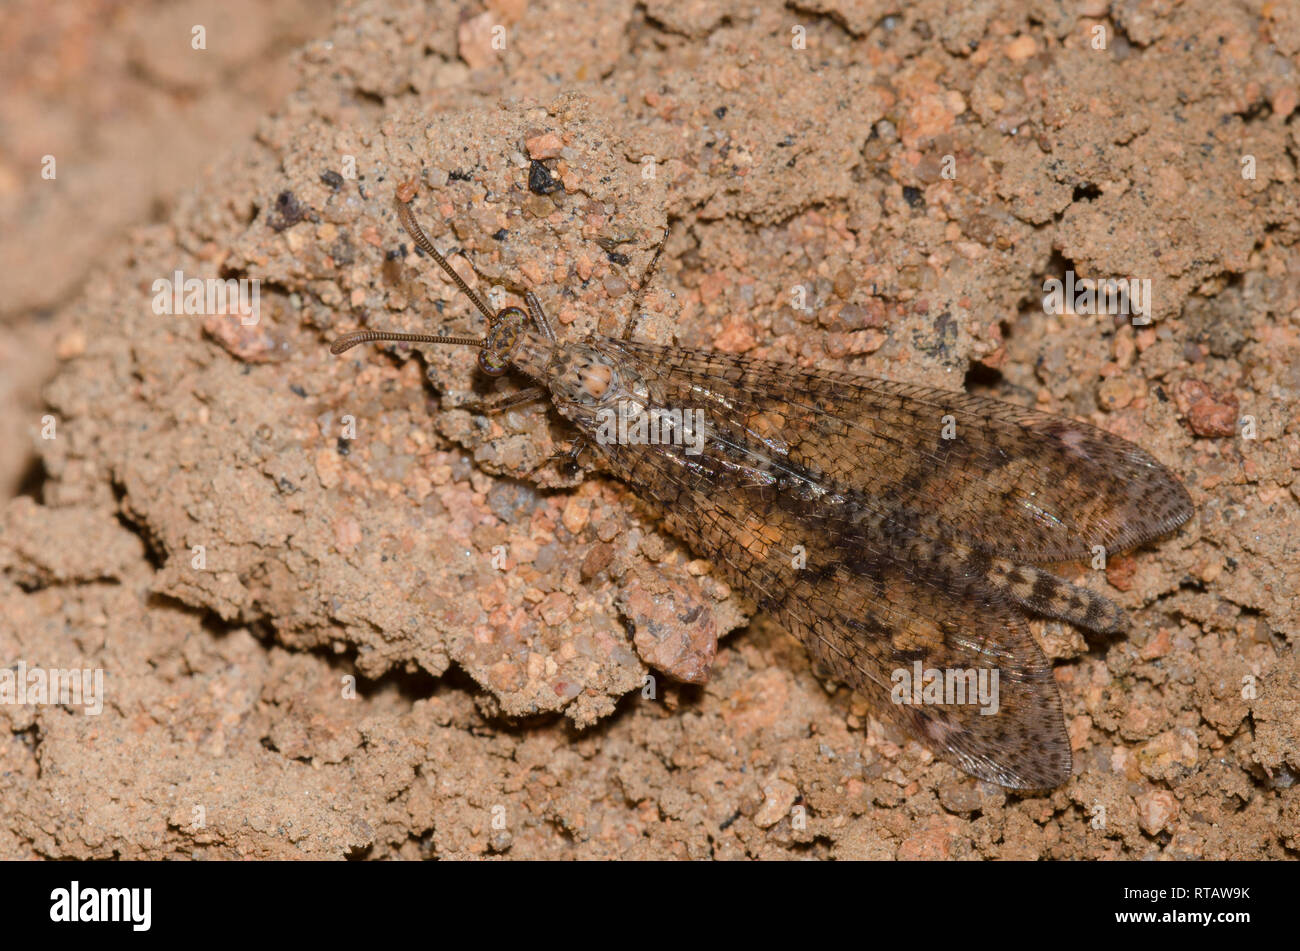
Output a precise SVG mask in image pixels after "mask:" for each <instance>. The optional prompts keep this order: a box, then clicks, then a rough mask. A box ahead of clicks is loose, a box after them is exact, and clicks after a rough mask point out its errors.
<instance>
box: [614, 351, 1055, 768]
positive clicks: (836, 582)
mask: <svg viewBox="0 0 1300 951" xmlns="http://www.w3.org/2000/svg"><path fill="white" fill-rule="evenodd" d="M683 379H684V378H683ZM695 386H696V384H695V383H691V384H690V385H689V387H688V388H694V387H695ZM652 390H653V391H654V400H653V404H654V405H656V406H660V407H665V408H667V407H671V406H677V407H682V406H690V405H692V404H691V403H690V401H689V400H688V399H686V397H687V395H688V394H687V393H685V392H684V391H683V389H682V384H681V380H680V379H678V378H676V377H673V376H672V375H671V374H663V373H661V374H660V375H659V376H658V377H656V379H655V382H654V383H653V384H652ZM729 399H731V402H730V405H729V409H730V410H731V413H729V414H723V413H722V412H720V411H719V412H716V413H714V414H712V415H709V416H707V417H706V422H705V424H704V426H703V428H702V431H701V435H703V436H704V443H703V451H702V452H701V453H700V454H698V455H691V454H689V453H687V452H686V451H685V449H684V448H683V447H681V446H672V445H659V446H650V445H618V446H609V445H604V446H600V447H599V448H600V449H601V451H603V452H604V453H605V455H606V459H607V461H608V462H609V464H610V466H611V468H612V469H613V470H614V472H615V474H616V475H618V476H619V477H620V478H622V479H624V480H625V481H627V482H628V483H629V484H630V485H631V486H632V487H633V488H634V490H635V491H636V492H637V494H638V495H639V496H640V497H642V498H643V499H645V500H646V501H647V502H651V503H653V504H655V506H656V508H657V509H658V510H659V511H660V513H661V514H662V515H663V516H664V518H665V519H666V520H667V522H668V524H669V527H670V528H672V529H673V530H674V531H675V532H676V533H677V534H679V535H681V536H682V537H684V538H685V539H686V540H687V541H688V542H689V543H690V544H691V545H692V547H693V548H694V549H695V550H696V551H697V552H698V553H699V554H700V555H702V556H704V557H707V558H710V559H711V560H713V561H714V562H715V563H716V564H718V565H719V567H720V568H721V569H722V571H723V573H724V575H725V576H726V577H727V579H728V580H729V581H730V582H731V583H732V584H733V585H735V586H737V587H738V588H740V589H741V590H744V591H745V592H746V593H748V594H749V595H750V596H751V597H753V598H754V599H755V600H756V601H757V602H758V603H759V605H760V607H762V608H763V609H764V610H767V611H770V612H772V613H773V614H774V615H775V616H776V618H777V619H778V621H780V622H781V623H782V624H783V625H784V626H785V627H786V628H787V629H788V630H790V631H791V632H792V633H794V634H795V635H797V636H798V637H799V638H800V639H801V640H803V642H804V643H805V644H806V645H807V647H808V649H809V651H810V652H811V654H812V655H813V656H814V657H815V658H816V659H817V660H818V661H820V662H821V664H822V665H823V666H824V667H826V668H828V669H829V670H830V672H831V673H833V674H834V676H836V677H837V678H838V679H840V680H842V681H844V682H845V683H847V684H848V685H850V686H851V687H853V688H854V689H856V690H858V691H860V692H862V693H863V694H864V695H866V696H867V697H868V698H869V699H870V700H871V701H872V703H873V706H874V707H875V708H876V710H877V711H878V712H880V713H883V714H885V715H887V716H889V717H891V718H892V719H894V720H895V721H896V722H898V723H900V724H901V725H902V726H903V727H904V728H905V729H906V730H907V731H908V732H909V733H910V734H911V735H913V736H914V737H916V738H917V739H918V740H919V741H920V742H922V743H923V744H925V745H926V746H928V747H929V748H930V749H932V750H934V751H935V752H936V753H938V754H940V755H942V756H945V757H947V758H949V759H950V760H952V761H953V762H955V763H956V764H957V765H959V766H961V767H962V768H963V769H965V770H967V771H968V772H970V773H972V774H973V775H975V776H978V777H980V778H982V779H987V780H989V781H992V782H997V783H1000V784H1002V785H1006V786H1012V787H1017V788H1046V787H1051V786H1055V785H1058V784H1059V783H1061V782H1063V781H1064V780H1065V779H1066V778H1067V777H1068V776H1069V774H1070V752H1069V744H1068V742H1067V739H1066V734H1065V729H1064V722H1063V718H1062V714H1061V705H1060V699H1059V695H1058V693H1057V689H1056V685H1055V682H1054V680H1053V678H1052V673H1051V669H1050V665H1049V664H1048V663H1047V661H1046V660H1045V658H1044V657H1043V655H1042V652H1041V651H1040V650H1039V649H1038V647H1037V646H1036V645H1035V644H1034V642H1033V639H1032V638H1031V637H1030V635H1029V632H1028V629H1027V626H1026V624H1025V621H1024V619H1023V617H1021V616H1020V615H1019V614H1018V613H1017V612H1016V611H1015V610H1014V608H1013V607H1012V606H1010V605H1009V604H1008V603H1007V602H1006V601H1005V600H1004V599H1003V598H1002V597H1001V596H1000V595H999V593H998V592H997V591H995V590H993V589H992V588H990V587H989V585H988V584H987V579H986V576H985V574H984V573H983V571H982V569H981V568H980V566H979V564H977V561H978V559H977V561H972V560H971V557H972V556H970V555H969V550H967V552H968V554H967V555H962V554H961V553H960V549H959V548H953V547H951V546H945V545H944V544H942V543H940V542H939V541H937V540H935V539H933V538H931V537H929V536H927V535H924V534H921V533H918V532H917V531H915V530H913V529H912V528H911V527H909V526H908V525H907V524H906V523H907V521H908V519H907V518H906V517H904V516H898V515H895V516H882V515H880V514H879V513H878V512H876V511H875V510H874V509H872V508H871V507H868V506H865V505H862V504H860V503H859V502H858V501H856V500H855V499H854V498H852V497H847V496H836V495H835V494H834V493H832V492H830V491H829V490H828V489H827V488H826V487H824V486H820V485H818V484H817V483H816V482H814V481H812V480H810V479H808V478H806V477H805V476H803V475H801V474H800V473H798V472H795V471H793V469H791V468H790V467H788V466H787V465H786V460H785V458H784V457H783V456H782V455H781V454H780V453H777V452H774V450H773V449H772V448H771V446H770V445H768V443H767V442H765V441H763V440H761V439H759V438H758V437H756V436H755V435H754V433H753V432H752V430H751V429H750V428H749V427H748V426H747V425H742V424H741V423H739V422H737V420H741V419H751V421H752V418H753V416H754V415H755V407H754V406H753V405H752V404H751V403H749V402H747V401H744V400H743V399H741V398H740V397H738V396H737V397H735V398H731V397H729ZM764 411H766V412H770V411H772V408H771V407H770V406H769V407H768V408H767V409H766V410H764ZM980 558H981V559H982V563H983V564H987V558H985V557H983V556H980ZM918 665H919V667H918ZM918 670H919V672H920V673H921V675H922V680H924V678H925V677H926V676H929V675H930V674H932V673H933V672H936V671H937V672H938V673H939V675H940V676H941V677H948V676H958V677H962V678H966V682H967V683H969V684H978V683H981V682H983V683H984V684H985V685H986V686H987V685H989V684H990V683H992V684H995V696H994V697H993V703H989V702H988V698H987V696H985V697H980V696H978V695H976V694H975V691H971V692H970V693H968V694H967V695H966V697H965V698H964V700H962V701H961V702H958V700H957V698H956V697H955V696H953V697H952V698H951V701H952V702H949V700H950V698H948V697H946V696H944V697H941V698H940V699H939V700H938V701H935V700H933V699H931V698H929V697H928V696H927V697H926V698H924V702H922V703H919V704H918V703H915V702H913V700H914V699H915V695H914V694H913V693H912V691H911V690H910V689H908V690H907V691H906V692H905V693H904V694H903V696H902V698H901V702H896V701H900V697H899V696H898V691H897V690H896V689H895V688H896V687H898V686H899V683H900V677H902V678H904V679H908V680H910V679H911V678H914V677H915V675H916V673H917V672H918ZM995 672H996V679H995V678H994V673H995ZM891 695H892V696H891Z"/></svg>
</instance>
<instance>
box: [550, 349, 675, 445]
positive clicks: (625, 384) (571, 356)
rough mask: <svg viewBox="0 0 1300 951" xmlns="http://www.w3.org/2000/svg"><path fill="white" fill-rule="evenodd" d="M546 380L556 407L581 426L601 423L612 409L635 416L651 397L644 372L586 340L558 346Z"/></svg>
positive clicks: (615, 411) (647, 403) (589, 426)
mask: <svg viewBox="0 0 1300 951" xmlns="http://www.w3.org/2000/svg"><path fill="white" fill-rule="evenodd" d="M543 381H544V382H545V383H546V386H547V387H548V388H549V389H550V391H551V396H552V398H553V399H554V400H555V406H556V408H557V409H559V411H560V412H561V413H563V414H564V415H565V416H567V417H568V418H569V419H571V420H572V421H573V422H574V423H575V424H576V425H578V426H579V428H582V429H588V430H590V429H591V428H593V427H595V426H597V425H599V423H600V419H601V418H602V417H603V416H604V415H607V414H608V413H610V412H614V413H617V414H618V415H619V416H621V417H623V418H624V419H625V420H630V419H633V418H635V417H636V416H639V415H641V414H642V413H644V412H645V411H646V408H647V406H648V405H649V403H650V399H651V398H650V388H649V386H647V384H646V382H645V380H644V378H642V376H641V374H639V373H637V372H636V371H635V370H634V369H632V368H631V367H629V366H628V365H627V363H626V361H622V360H619V359H618V357H616V356H614V355H613V354H609V353H606V352H604V351H602V350H600V349H599V348H597V347H595V346H592V345H591V344H590V343H586V342H584V343H572V344H562V345H560V346H558V347H557V348H556V350H555V355H554V357H553V358H552V360H551V362H550V365H549V366H548V367H547V369H546V375H545V377H544V380H543Z"/></svg>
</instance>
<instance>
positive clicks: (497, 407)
mask: <svg viewBox="0 0 1300 951" xmlns="http://www.w3.org/2000/svg"><path fill="white" fill-rule="evenodd" d="M546 395H547V392H546V389H545V388H543V387H540V386H530V387H528V388H527V389H524V390H520V391H519V392H518V393H502V394H500V396H499V397H498V398H497V399H489V400H473V401H471V402H468V403H462V404H461V405H460V406H457V407H456V409H463V410H468V411H469V412H471V413H484V414H489V413H499V412H501V411H502V410H503V409H509V408H510V407H511V406H518V405H520V404H521V403H531V402H532V401H533V400H537V399H542V398H543V397H545V396H546Z"/></svg>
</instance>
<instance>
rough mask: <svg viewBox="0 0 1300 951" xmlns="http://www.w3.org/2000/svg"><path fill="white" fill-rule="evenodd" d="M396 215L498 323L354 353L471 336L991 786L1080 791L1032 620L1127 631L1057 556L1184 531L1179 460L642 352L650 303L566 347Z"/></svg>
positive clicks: (918, 396)
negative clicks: (611, 331) (620, 328)
mask: <svg viewBox="0 0 1300 951" xmlns="http://www.w3.org/2000/svg"><path fill="white" fill-rule="evenodd" d="M397 210H398V216H399V217H400V219H401V221H402V224H403V225H404V226H405V228H406V230H407V232H409V234H410V236H411V238H412V239H413V240H414V241H415V243H416V244H417V245H418V246H419V247H420V248H421V249H423V250H424V251H425V252H426V253H428V254H429V255H430V256H431V257H432V258H433V260H434V261H436V262H437V263H438V264H439V265H440V266H441V267H442V268H443V270H444V271H446V272H447V274H448V275H449V276H450V278H451V280H452V281H454V282H455V284H456V285H457V287H458V288H459V289H460V290H461V291H462V292H463V293H464V294H465V295H466V296H467V297H468V298H469V300H470V301H471V302H472V303H473V304H474V305H475V306H476V307H477V308H478V310H479V311H481V312H482V313H483V315H484V316H485V317H486V318H487V321H488V328H487V333H486V334H485V335H484V336H483V337H482V338H471V337H443V336H437V335H433V334H418V333H396V332H387V331H382V330H359V331H354V332H352V333H348V334H344V335H343V336H341V337H339V338H338V339H337V340H336V341H335V342H334V343H333V344H332V346H331V348H330V349H331V350H332V351H333V352H334V353H336V354H338V353H343V352H344V351H346V350H348V349H350V348H351V347H354V346H356V345H357V344H360V343H365V342H367V341H406V342H412V343H438V344H453V345H463V346H469V347H476V348H478V351H479V354H478V364H479V367H480V368H481V369H482V370H483V372H485V373H488V374H491V375H494V376H496V375H501V374H503V373H505V372H507V371H508V370H510V369H512V368H513V369H514V370H516V371H518V372H520V373H522V374H524V375H525V376H526V377H529V378H531V380H532V381H533V382H534V383H535V384H537V385H536V386H534V387H532V388H531V389H528V390H525V391H523V392H521V393H519V394H516V395H513V396H511V397H510V398H509V399H508V401H507V403H505V404H498V407H497V408H500V406H502V405H514V404H516V403H519V402H523V401H524V400H528V399H534V398H539V397H542V396H549V398H550V400H551V402H552V404H553V405H554V407H555V408H556V410H557V411H558V412H559V413H560V414H561V415H563V416H564V417H565V418H567V419H568V420H569V421H570V422H571V423H572V424H573V426H574V427H575V428H576V429H577V431H578V434H579V436H578V442H577V443H576V448H575V450H574V451H573V452H571V453H570V455H571V457H572V458H576V456H577V453H578V452H580V451H582V449H584V448H586V447H587V446H590V447H592V449H593V450H594V451H595V452H597V453H598V454H599V455H600V456H601V457H603V461H604V464H605V466H606V468H607V469H608V470H609V471H610V472H611V473H612V474H613V475H614V476H616V477H617V478H619V479H621V480H623V481H624V482H625V483H627V484H628V485H629V486H630V487H631V488H632V489H633V490H634V491H635V492H636V493H637V495H638V496H640V497H641V498H642V499H643V500H645V501H646V502H648V503H651V504H652V505H653V506H655V507H656V508H657V510H658V512H659V513H660V514H661V515H662V517H663V519H664V521H665V523H666V524H667V526H668V527H669V529H670V530H672V531H673V532H674V533H676V534H677V535H679V536H680V537H681V538H682V539H684V540H685V541H686V542H687V544H688V545H689V546H691V547H692V548H693V549H694V550H695V551H696V552H697V553H698V554H700V555H701V556H704V557H706V558H708V559H710V560H711V561H713V562H714V563H715V565H716V566H717V568H718V569H719V571H720V572H721V573H722V575H723V576H724V577H725V578H726V580H727V581H728V582H729V583H731V584H732V585H733V586H734V587H737V588H739V589H741V590H743V591H744V592H746V593H747V594H748V595H749V596H750V597H752V598H753V599H754V601H755V602H756V603H757V604H758V605H759V607H760V608H761V609H762V610H765V611H768V612H770V613H771V614H772V615H774V616H775V618H776V619H777V620H778V621H779V622H780V623H781V624H782V625H783V626H784V627H785V628H786V629H787V630H788V631H790V632H791V633H792V634H794V635H796V636H797V637H798V638H799V639H800V640H801V641H802V642H803V644H804V645H805V646H806V648H807V650H808V651H809V653H810V654H811V655H812V658H813V659H814V661H815V662H817V664H818V665H819V666H820V667H821V668H822V669H824V670H826V671H828V672H829V673H830V674H831V675H832V676H833V677H835V679H837V680H839V681H841V682H843V683H845V684H848V685H849V686H851V687H852V688H853V689H855V690H857V691H859V692H860V693H862V694H863V695H865V696H866V697H867V699H868V700H869V701H870V702H871V703H872V706H873V709H874V710H876V711H877V712H880V713H882V714H883V715H885V716H888V717H890V718H892V719H893V720H894V721H895V722H896V723H898V724H899V725H900V726H901V727H902V728H903V729H904V730H905V731H906V732H907V733H909V734H910V735H911V736H913V737H915V738H916V739H917V740H919V741H920V742H921V743H922V744H924V745H925V746H927V747H928V748H930V749H931V750H932V751H934V752H935V753H936V754H937V755H939V756H941V757H943V758H946V759H947V760H948V761H950V762H951V763H953V764H954V765H956V766H958V767H959V768H960V769H963V770H965V771H966V772H968V773H970V774H971V775H973V776H976V777H978V778H980V779H983V780H988V781H991V782H994V783H998V784H1000V785H1003V786H1008V787H1013V788H1024V789H1045V788H1051V787H1054V786H1057V785H1059V784H1060V783H1062V782H1064V781H1065V780H1066V779H1067V778H1068V777H1069V775H1070V772H1071V765H1072V764H1071V755H1070V744H1069V740H1068V738H1067V735H1066V731H1065V723H1064V716H1063V713H1062V708H1061V700H1060V695H1059V692H1058V690H1057V687H1056V683H1055V681H1054V679H1053V676H1052V669H1051V665H1050V663H1049V662H1048V660H1047V658H1046V657H1045V656H1044V655H1043V653H1042V651H1041V650H1040V649H1039V647H1038V646H1037V645H1036V643H1035V642H1034V640H1033V637H1032V636H1031V634H1030V631H1029V627H1028V625H1027V616H1028V615H1030V614H1034V615H1040V616H1046V617H1051V618H1058V619H1062V620H1065V621H1069V622H1072V623H1073V624H1075V625H1078V626H1080V627H1083V628H1086V629H1089V630H1092V631H1097V632H1114V631H1117V630H1118V629H1119V628H1120V627H1121V626H1122V624H1123V614H1122V612H1121V611H1120V609H1119V608H1118V607H1117V606H1116V605H1114V604H1113V603H1112V602H1111V601H1109V600H1108V599H1106V598H1105V597H1103V596H1101V595H1099V594H1096V593H1094V592H1092V591H1090V590H1088V589H1086V588H1083V587H1079V586H1076V585H1074V584H1071V583H1069V582H1067V581H1065V580H1063V579H1061V578H1058V577H1056V576H1055V575H1053V574H1050V573H1049V572H1047V571H1046V570H1044V569H1043V568H1041V567H1039V566H1040V565H1041V564H1044V563H1051V562H1062V561H1072V560H1079V559H1085V558H1090V557H1093V556H1095V554H1096V552H1097V549H1098V546H1100V549H1101V550H1102V551H1104V552H1106V553H1115V552H1119V551H1123V550H1125V549H1128V548H1132V547H1134V546H1137V545H1140V544H1142V543H1144V542H1146V541H1148V540H1150V539H1153V538H1155V537H1157V536H1160V535H1163V534H1165V533H1168V532H1170V531H1172V530H1173V529H1174V528H1176V527H1177V526H1179V525H1181V524H1182V523H1183V522H1185V521H1187V519H1188V518H1190V517H1191V514H1192V503H1191V499H1190V498H1189V496H1188V494H1187V491H1186V490H1185V489H1184V488H1183V486H1182V484H1181V483H1180V482H1179V481H1178V479H1177V478H1176V477H1175V476H1174V475H1173V474H1172V473H1170V471H1169V470H1168V469H1166V468H1165V467H1164V466H1162V465H1161V464H1160V463H1158V462H1157V461H1156V460H1155V459H1154V458H1153V457H1152V456H1151V455H1149V454H1148V453H1147V452H1145V451H1144V450H1142V449H1141V448H1139V447H1138V446H1136V445H1134V444H1132V443H1130V442H1127V441H1126V440H1124V439H1121V438H1119V437H1117V436H1113V435H1111V434H1109V433H1106V432H1104V431H1102V430H1099V429H1097V428H1095V427H1092V426H1089V425H1087V424H1085V423H1080V422H1075V421H1073V420H1069V419H1065V418H1063V417H1058V416H1051V415H1048V414H1045V413H1041V412H1037V411H1035V410H1030V409H1024V408H1021V407H1018V406H1015V405H1012V404H1009V403H1004V402H1000V401H997V400H993V399H987V398H983V397H979V396H972V395H967V394H964V393H960V392H952V391H948V390H942V389H937V388H934V387H929V386H920V385H916V384H908V383H896V382H888V381H884V380H878V379H872V378H868V377H863V376H858V375H855V374H851V373H844V372H835V371H830V370H817V369H811V370H805V369H798V368H796V367H793V366H788V365H783V364H780V363H776V362H769V361H763V360H757V359H751V358H748V357H744V356H734V355H730V354H723V353H717V352H713V351H708V350H690V349H683V348H679V347H673V346H658V345H651V344H646V343H638V342H635V341H634V340H632V339H631V333H632V329H633V326H634V324H635V318H636V313H637V312H636V309H635V307H634V309H633V313H632V318H631V319H630V320H629V326H628V327H627V329H626V330H625V332H624V333H623V335H622V337H619V338H615V337H609V336H601V335H592V336H588V337H586V338H584V339H581V340H577V341H574V342H563V341H560V340H557V339H556V336H555V333H554V331H553V330H552V329H551V325H550V322H549V321H548V319H547V317H546V314H545V312H544V311H543V309H542V307H541V304H540V302H539V301H538V299H537V297H536V295H535V294H534V293H532V292H531V291H528V292H526V294H525V301H526V303H527V305H528V310H527V312H525V311H524V310H522V309H521V308H518V307H506V308H503V309H502V310H500V311H498V312H493V310H492V309H491V308H489V307H488V306H487V304H485V303H484V302H483V300H482V299H481V298H480V297H479V296H478V295H477V294H475V293H474V291H473V290H472V289H471V288H470V287H469V286H468V285H467V284H466V283H465V282H464V281H463V280H462V279H461V277H460V275H458V274H457V273H456V271H455V270H453V269H452V267H451V265H450V264H449V263H448V262H447V260H446V259H445V258H444V257H443V256H442V255H441V254H439V253H438V251H437V250H436V249H435V248H434V247H433V244H432V242H431V241H430V240H429V238H428V237H427V236H426V235H425V233H424V231H423V230H422V229H421V228H420V226H419V224H418V223H417V222H416V220H415V217H414V215H413V214H412V212H411V210H410V208H409V206H408V205H407V204H405V203H403V202H401V201H399V202H398V203H397ZM662 247H663V244H662V242H661V243H660V248H659V250H662ZM657 260H658V251H656V254H655V261H657ZM653 267H654V262H652V264H651V267H650V268H649V269H648V271H647V273H649V272H650V271H652V270H653ZM645 283H646V280H645V279H643V281H642V285H641V286H642V287H644V286H645ZM639 292H640V289H638V294H639ZM651 433H652V434H654V436H655V437H657V438H654V439H651V438H640V439H638V438H635V436H636V435H637V434H641V436H642V437H645V436H646V434H651Z"/></svg>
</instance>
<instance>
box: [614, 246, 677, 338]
mask: <svg viewBox="0 0 1300 951" xmlns="http://www.w3.org/2000/svg"><path fill="white" fill-rule="evenodd" d="M671 233H672V225H671V223H670V224H669V225H667V226H666V227H665V228H664V236H663V237H662V238H660V239H659V243H658V244H657V245H655V253H654V257H652V258H651V259H650V263H649V264H648V265H647V266H646V269H645V273H644V274H642V275H641V282H640V283H639V284H637V287H636V293H635V294H633V296H632V313H630V314H629V315H628V318H627V324H626V325H625V326H624V327H623V333H622V335H621V339H623V340H631V339H632V334H633V333H634V332H635V331H636V324H637V321H638V320H640V318H641V298H642V297H644V296H645V289H646V288H647V287H649V286H650V279H651V278H653V277H654V273H655V268H656V267H658V265H659V255H661V254H663V251H664V245H665V244H667V243H668V235H669V234H671Z"/></svg>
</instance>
